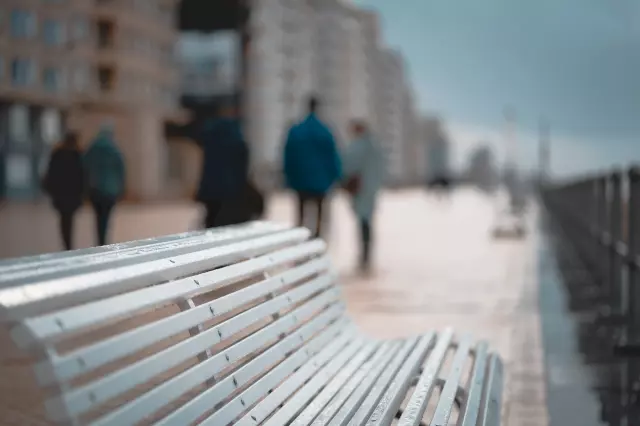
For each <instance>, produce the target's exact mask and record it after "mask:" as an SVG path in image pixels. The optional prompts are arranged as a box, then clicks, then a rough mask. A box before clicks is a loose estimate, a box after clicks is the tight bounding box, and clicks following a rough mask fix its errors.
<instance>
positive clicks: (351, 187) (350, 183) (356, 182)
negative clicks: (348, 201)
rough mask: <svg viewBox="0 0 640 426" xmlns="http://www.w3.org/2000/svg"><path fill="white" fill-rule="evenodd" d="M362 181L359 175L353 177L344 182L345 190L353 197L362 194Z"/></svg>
mask: <svg viewBox="0 0 640 426" xmlns="http://www.w3.org/2000/svg"><path fill="white" fill-rule="evenodd" d="M360 186H361V179H360V176H359V175H353V176H351V177H349V178H347V180H346V181H345V182H344V185H343V187H344V189H345V191H347V192H348V193H349V194H351V195H356V194H357V193H358V192H360Z"/></svg>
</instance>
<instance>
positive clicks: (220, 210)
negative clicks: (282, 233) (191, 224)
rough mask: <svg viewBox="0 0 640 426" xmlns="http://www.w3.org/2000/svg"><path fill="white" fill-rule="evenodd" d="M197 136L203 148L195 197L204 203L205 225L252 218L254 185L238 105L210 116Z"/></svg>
mask: <svg viewBox="0 0 640 426" xmlns="http://www.w3.org/2000/svg"><path fill="white" fill-rule="evenodd" d="M196 139H197V142H198V144H199V145H200V146H201V147H202V151H203V155H202V172H201V175H200V185H199V187H198V193H197V196H196V199H197V201H199V202H200V203H202V204H203V205H204V206H205V209H206V216H205V226H206V227H207V228H213V227H216V226H225V225H233V224H237V223H242V222H246V221H247V220H250V219H251V214H250V213H251V212H250V210H251V209H250V208H249V207H250V206H247V205H246V204H247V195H248V194H249V193H250V192H251V190H253V191H254V192H255V188H253V187H252V186H251V185H250V184H249V179H248V174H249V149H248V147H247V143H246V141H245V139H244V136H243V134H242V129H241V127H240V121H239V120H238V117H237V111H236V108H235V107H233V106H225V107H224V108H222V110H221V111H220V114H219V115H218V118H209V119H208V120H207V121H206V122H205V124H204V126H203V129H202V131H201V133H200V135H198V136H197V138H196ZM258 204H259V203H258ZM259 207H261V204H260V205H259Z"/></svg>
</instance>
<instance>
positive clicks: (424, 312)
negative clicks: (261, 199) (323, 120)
mask: <svg viewBox="0 0 640 426" xmlns="http://www.w3.org/2000/svg"><path fill="white" fill-rule="evenodd" d="M268 210H269V213H268V216H269V218H270V219H273V220H277V221H282V222H287V223H291V222H292V221H293V214H294V206H293V202H292V200H291V199H290V197H289V196H287V195H279V196H276V197H274V198H273V199H272V200H270V202H269V208H268ZM199 215H200V212H199V210H198V209H197V208H196V207H194V206H192V205H188V204H180V205H163V206H143V207H141V206H121V207H120V208H118V210H117V213H116V216H115V218H114V219H115V220H114V223H113V233H112V236H113V240H115V241H126V240H131V239H138V238H144V237H150V236H154V235H161V234H167V233H176V232H182V231H185V230H187V229H190V228H191V229H193V228H194V227H195V226H196V224H197V221H198V219H199ZM535 216H536V212H535V209H533V210H532V211H531V212H530V213H529V218H528V222H529V227H530V229H531V230H534V231H535V229H534V223H535V221H536V217H535ZM495 218H496V208H495V203H494V202H493V201H492V200H491V199H489V198H487V197H485V196H483V195H481V194H479V193H476V192H474V191H472V190H460V191H458V192H456V193H455V194H454V195H453V196H452V197H451V198H450V199H437V198H435V197H434V196H432V195H429V194H427V193H426V192H424V191H418V190H407V191H397V192H389V193H385V194H384V195H383V197H382V199H381V202H380V209H379V211H378V215H377V217H376V223H375V231H376V233H375V243H376V250H375V270H374V273H373V275H372V276H371V277H362V276H359V274H357V273H356V272H355V271H356V268H355V263H356V260H357V239H356V237H357V233H356V230H357V228H356V224H355V221H354V220H353V218H352V216H351V214H350V210H349V205H348V202H347V200H345V199H344V198H343V197H341V196H338V197H336V198H335V199H334V200H332V204H331V209H330V224H329V225H330V226H329V229H328V235H327V237H328V243H329V247H330V252H331V255H332V257H333V259H334V263H335V266H336V268H337V270H338V272H339V275H340V277H341V278H342V282H343V283H344V294H345V296H346V299H347V304H348V308H349V311H350V312H351V313H352V314H353V316H354V318H355V320H356V322H357V323H358V324H359V325H360V326H361V327H362V328H363V329H364V330H366V331H367V332H369V333H372V334H373V335H375V336H379V337H399V336H406V335H411V334H416V333H422V332H425V331H426V330H429V329H434V328H435V329H441V328H443V327H446V326H452V327H455V328H456V329H457V330H458V331H459V332H461V333H471V334H473V335H474V336H475V337H477V338H481V339H487V340H488V341H489V342H490V343H491V345H492V347H493V348H494V349H495V350H497V351H499V352H500V353H501V354H502V356H503V357H504V360H505V367H506V369H505V375H506V377H505V378H506V381H505V400H504V412H503V418H504V422H503V424H504V425H507V426H545V425H547V424H549V421H548V414H547V409H546V396H545V384H544V382H545V372H544V362H543V350H542V338H541V329H540V315H539V309H538V299H537V297H538V296H537V287H538V286H537V282H538V277H537V258H536V256H537V251H538V244H539V237H538V235H537V234H536V232H530V233H529V234H528V235H527V236H526V238H524V239H521V240H495V239H493V238H492V237H491V230H492V227H493V225H494V223H495ZM92 220H93V218H92V215H91V212H90V210H88V209H87V210H83V211H82V212H81V213H80V215H79V217H78V223H77V225H76V242H77V245H78V246H79V247H88V246H90V245H91V244H92V240H93V229H92V226H93V222H92ZM58 249H59V241H58V235H57V226H56V218H55V216H54V215H53V213H52V212H51V210H50V209H49V208H48V207H47V206H46V205H8V206H6V207H5V208H3V209H2V210H1V211H0V257H10V256H20V255H30V254H37V253H42V252H47V251H53V250H58Z"/></svg>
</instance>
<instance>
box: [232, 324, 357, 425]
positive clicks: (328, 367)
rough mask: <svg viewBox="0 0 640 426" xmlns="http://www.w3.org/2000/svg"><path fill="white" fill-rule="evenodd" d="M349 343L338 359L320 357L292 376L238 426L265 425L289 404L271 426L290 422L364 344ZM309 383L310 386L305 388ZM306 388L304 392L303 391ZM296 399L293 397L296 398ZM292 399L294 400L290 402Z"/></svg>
mask: <svg viewBox="0 0 640 426" xmlns="http://www.w3.org/2000/svg"><path fill="white" fill-rule="evenodd" d="M356 336H357V335H355V334H354V340H352V341H350V342H347V344H346V346H345V347H342V348H341V349H339V350H338V352H337V353H336V354H335V355H334V356H320V355H318V356H316V357H315V358H313V359H311V360H310V361H309V362H307V363H306V364H304V365H303V366H302V367H300V369H299V370H298V371H296V372H295V373H294V374H292V375H291V377H289V378H288V379H287V380H286V381H285V382H284V383H282V384H281V385H280V386H278V387H277V388H276V389H275V390H274V391H273V392H271V393H270V394H269V395H267V396H266V397H265V398H264V399H263V400H261V401H260V402H259V403H258V404H257V405H256V406H255V407H253V408H252V409H251V410H250V411H249V412H248V413H246V414H245V415H244V416H243V417H242V418H241V419H240V420H238V422H237V423H236V425H238V426H243V425H244V426H251V425H254V424H256V423H262V422H264V421H265V420H266V419H267V418H268V417H269V416H271V414H273V413H274V411H276V410H277V409H278V406H280V405H282V404H283V403H284V402H285V401H286V402H287V403H286V405H285V406H284V407H283V408H282V409H280V410H279V411H278V413H276V415H275V416H273V417H272V418H270V419H269V422H268V423H267V424H270V425H275V426H281V425H284V424H286V423H287V422H289V421H290V420H291V419H292V418H293V416H295V415H296V414H297V413H298V412H299V411H300V410H302V408H304V407H305V405H306V404H307V403H308V402H309V401H310V399H311V398H312V397H313V396H314V395H315V394H316V393H317V392H318V391H319V390H320V388H321V387H322V385H324V384H325V383H326V382H327V381H328V380H329V379H331V377H333V375H334V374H335V373H336V372H337V370H338V369H340V368H341V367H342V366H343V365H344V364H345V363H346V362H347V361H348V360H349V359H350V358H351V357H352V356H353V355H355V354H356V353H357V352H358V350H360V348H362V345H363V344H364V341H363V340H362V339H361V338H359V337H356ZM306 382H309V383H307V384H306V385H304V384H305V383H306ZM303 385H304V387H303V389H300V388H301V387H302V386H303ZM292 395H293V396H292ZM289 397H292V398H291V399H290V400H288V401H287V399H288V398H289Z"/></svg>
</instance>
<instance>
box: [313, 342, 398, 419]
mask: <svg viewBox="0 0 640 426" xmlns="http://www.w3.org/2000/svg"><path fill="white" fill-rule="evenodd" d="M398 347H399V343H398V342H385V343H383V344H382V345H381V346H380V347H379V349H378V351H377V352H376V353H375V355H374V356H373V357H372V358H371V359H370V360H369V361H367V362H365V363H364V364H363V365H362V366H361V367H360V368H359V369H358V371H357V372H356V374H354V375H353V377H351V378H350V379H349V380H348V382H347V383H346V385H345V386H343V387H342V388H341V389H340V390H339V391H338V393H337V394H336V395H335V396H334V397H333V398H332V399H331V401H330V402H329V403H328V404H327V405H326V407H325V408H324V409H323V410H322V412H321V413H320V414H319V415H318V416H317V417H316V419H315V420H314V422H313V423H312V424H313V426H320V425H327V424H329V422H330V421H331V419H333V418H334V416H336V414H338V412H339V411H340V409H341V408H342V406H343V405H344V403H345V402H346V401H347V400H348V399H349V397H350V396H351V395H352V394H353V392H355V391H356V389H358V388H359V387H360V386H361V385H362V383H363V382H364V380H365V378H367V377H368V376H369V375H371V374H376V373H378V372H379V371H380V370H381V368H384V366H385V365H386V363H387V362H388V360H389V359H391V357H392V356H393V354H394V353H395V351H396V350H397V349H398Z"/></svg>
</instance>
